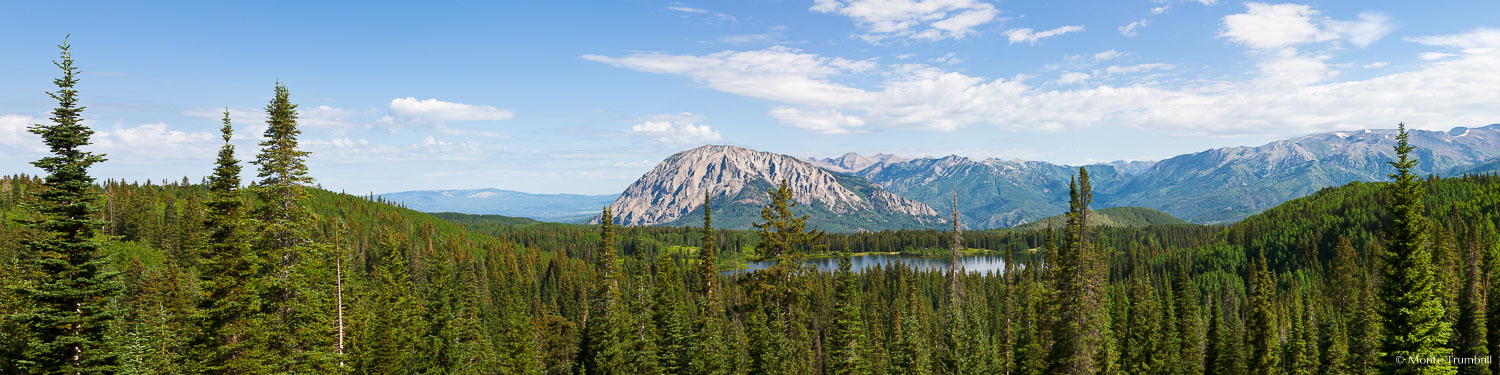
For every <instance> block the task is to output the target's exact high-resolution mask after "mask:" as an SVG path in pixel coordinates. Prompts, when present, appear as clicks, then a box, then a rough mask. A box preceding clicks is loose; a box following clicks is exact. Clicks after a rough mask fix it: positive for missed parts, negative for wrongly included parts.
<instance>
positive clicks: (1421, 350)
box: [1380, 123, 1455, 374]
mask: <svg viewBox="0 0 1500 375" xmlns="http://www.w3.org/2000/svg"><path fill="white" fill-rule="evenodd" d="M1408 137H1409V135H1408V134H1407V132H1406V124H1404V123H1403V124H1401V125H1400V126H1399V133H1398V134H1397V135H1396V147H1395V150H1396V158H1397V160H1396V161H1392V162H1391V166H1393V167H1395V168H1396V173H1395V174H1392V175H1390V177H1391V179H1393V180H1394V181H1393V182H1391V184H1390V185H1388V187H1387V189H1388V192H1389V193H1388V194H1389V200H1388V201H1387V202H1388V203H1387V204H1388V205H1389V206H1388V207H1389V209H1390V212H1391V219H1392V221H1391V227H1389V228H1387V233H1389V237H1388V239H1389V241H1390V245H1389V246H1388V247H1387V248H1386V252H1385V267H1384V269H1383V270H1382V276H1383V277H1382V280H1383V282H1382V283H1381V287H1380V300H1381V302H1382V304H1383V305H1384V307H1383V308H1382V309H1381V310H1380V311H1381V314H1382V316H1383V322H1384V329H1382V330H1381V331H1382V332H1384V333H1385V336H1384V337H1383V340H1382V347H1383V350H1382V351H1383V352H1384V353H1385V358H1384V359H1383V361H1382V362H1381V365H1382V366H1383V370H1384V372H1387V373H1420V374H1452V373H1454V371H1455V370H1454V368H1453V367H1452V366H1451V365H1450V364H1449V363H1448V361H1445V360H1443V359H1446V358H1448V357H1449V355H1450V354H1451V353H1452V349H1451V348H1449V347H1448V344H1449V340H1450V338H1451V336H1452V333H1451V331H1450V330H1449V326H1448V324H1446V319H1447V316H1448V313H1447V310H1446V307H1445V306H1443V299H1442V295H1440V293H1441V288H1440V286H1439V285H1438V282H1437V280H1436V279H1435V278H1434V277H1435V276H1434V270H1433V268H1434V267H1433V264H1432V252H1431V248H1430V247H1429V245H1430V244H1429V243H1428V241H1427V226H1428V225H1429V224H1428V223H1427V220H1426V218H1424V217H1423V216H1422V192H1423V189H1424V187H1423V186H1422V184H1421V183H1420V182H1418V181H1417V180H1416V179H1417V176H1416V175H1414V174H1412V168H1414V167H1416V166H1417V159H1415V158H1412V157H1411V156H1410V154H1411V152H1412V150H1414V149H1415V148H1414V147H1412V146H1411V145H1410V144H1409V143H1408V141H1407V140H1408ZM1414 362H1416V363H1414ZM1428 362H1434V363H1430V364H1429V363H1428Z"/></svg>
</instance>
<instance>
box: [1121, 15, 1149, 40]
mask: <svg viewBox="0 0 1500 375" xmlns="http://www.w3.org/2000/svg"><path fill="white" fill-rule="evenodd" d="M1148 23H1151V21H1150V20H1145V19H1142V20H1139V21H1131V22H1130V23H1128V24H1125V26H1120V35H1124V36H1136V35H1141V31H1140V29H1141V28H1142V27H1146V24H1148Z"/></svg>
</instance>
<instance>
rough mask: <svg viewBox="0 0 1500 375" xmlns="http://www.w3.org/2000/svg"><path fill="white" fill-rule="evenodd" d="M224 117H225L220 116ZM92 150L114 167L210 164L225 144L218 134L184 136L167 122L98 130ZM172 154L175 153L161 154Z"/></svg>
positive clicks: (190, 134)
mask: <svg viewBox="0 0 1500 375" xmlns="http://www.w3.org/2000/svg"><path fill="white" fill-rule="evenodd" d="M220 115H221V117H222V113H221V114H220ZM92 140H93V143H94V144H93V146H91V147H93V148H94V149H95V150H97V151H99V152H103V153H106V154H108V155H109V156H108V158H109V160H110V162H112V163H122V164H143V163H145V162H147V161H155V160H211V159H212V156H213V154H214V152H216V151H218V149H219V146H220V145H222V144H223V143H224V141H223V139H222V138H220V135H219V133H218V132H217V131H215V132H206V131H204V132H191V133H190V132H184V131H180V130H172V129H168V128H167V124H166V123H164V122H158V123H155V124H144V125H140V126H137V127H133V128H124V127H116V128H113V129H105V130H99V129H96V130H95V132H94V137H93V139H92ZM161 150H171V151H172V152H161Z"/></svg>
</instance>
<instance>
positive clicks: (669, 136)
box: [630, 112, 724, 146]
mask: <svg viewBox="0 0 1500 375" xmlns="http://www.w3.org/2000/svg"><path fill="white" fill-rule="evenodd" d="M703 120H704V118H703V116H702V115H698V114H693V113H687V112H683V113H678V114H663V115H656V116H652V117H651V118H649V119H646V121H644V122H641V123H639V124H635V125H634V126H631V127H630V132H631V133H632V134H635V135H639V136H643V137H647V138H650V139H651V141H652V142H656V143H659V144H665V145H674V146H681V145H696V144H703V143H710V142H718V141H722V140H724V137H723V136H721V135H719V132H718V131H717V130H713V129H712V128H710V127H709V126H708V125H699V124H698V123H700V122H703Z"/></svg>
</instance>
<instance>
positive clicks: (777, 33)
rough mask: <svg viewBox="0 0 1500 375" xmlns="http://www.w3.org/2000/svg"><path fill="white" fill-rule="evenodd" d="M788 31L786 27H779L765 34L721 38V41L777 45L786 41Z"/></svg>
mask: <svg viewBox="0 0 1500 375" xmlns="http://www.w3.org/2000/svg"><path fill="white" fill-rule="evenodd" d="M786 29H787V27H786V26H783V25H777V26H772V27H771V29H770V30H766V32H764V33H759V34H735V35H726V36H722V37H719V41H720V42H724V43H729V44H750V43H775V42H779V41H781V40H783V39H786Z"/></svg>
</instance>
